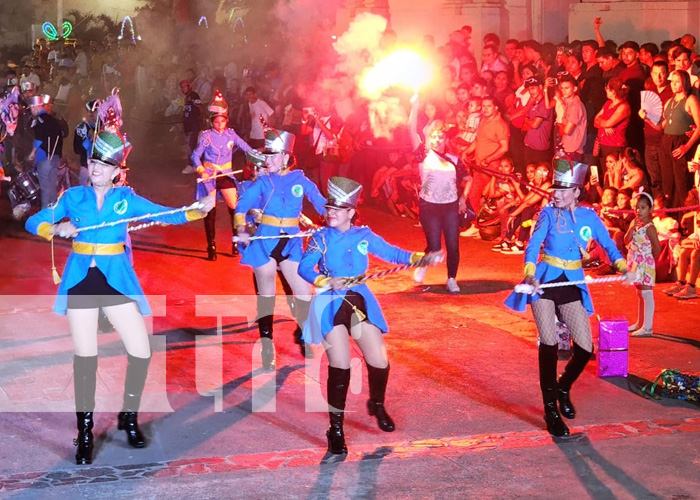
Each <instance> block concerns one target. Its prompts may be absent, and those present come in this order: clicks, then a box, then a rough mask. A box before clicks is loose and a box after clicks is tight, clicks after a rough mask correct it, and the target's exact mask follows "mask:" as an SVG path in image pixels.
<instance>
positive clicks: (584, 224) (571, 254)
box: [505, 205, 626, 315]
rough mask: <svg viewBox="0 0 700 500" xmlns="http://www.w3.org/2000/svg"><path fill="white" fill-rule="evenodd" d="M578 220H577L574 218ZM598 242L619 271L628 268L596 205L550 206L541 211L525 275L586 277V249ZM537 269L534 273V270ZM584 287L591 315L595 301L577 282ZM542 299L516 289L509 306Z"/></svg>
mask: <svg viewBox="0 0 700 500" xmlns="http://www.w3.org/2000/svg"><path fill="white" fill-rule="evenodd" d="M574 219H575V220H574ZM591 239H593V240H595V241H597V242H598V243H599V244H600V246H601V247H603V249H604V250H605V252H606V253H607V254H608V257H610V261H611V262H614V263H615V267H616V268H617V269H618V270H621V271H623V270H625V269H626V264H625V260H624V258H623V257H622V254H621V253H620V251H619V250H618V249H617V246H616V245H615V242H614V241H613V240H612V239H611V238H610V235H609V234H608V229H607V228H606V227H605V225H604V224H603V221H601V220H600V217H598V214H596V213H595V211H594V210H593V209H592V208H588V207H576V208H575V209H574V211H573V217H572V212H571V210H567V209H561V208H555V207H554V206H553V205H547V206H546V207H544V208H543V209H542V211H541V212H540V216H539V218H538V219H537V224H536V225H535V230H534V231H533V233H532V237H531V238H530V242H529V243H528V245H527V248H526V249H525V274H526V275H528V274H534V276H535V278H536V279H537V280H538V281H539V282H540V283H542V284H544V283H549V282H551V281H554V280H555V279H557V278H559V276H561V275H562V273H563V274H564V275H565V276H566V279H567V281H579V280H582V279H584V273H583V266H582V264H581V257H582V249H584V250H585V248H586V246H587V245H588V242H589V241H590V240H591ZM543 244H544V248H543V251H544V256H543V257H542V259H541V260H540V261H539V262H537V261H538V256H539V254H540V248H541V247H542V245H543ZM533 270H534V273H533V272H532V271H533ZM576 286H578V288H580V289H581V298H582V302H583V305H584V307H585V308H586V310H587V311H588V314H589V315H590V314H593V302H592V301H591V296H590V293H589V292H588V287H587V286H586V285H576ZM537 299H539V295H537V294H535V295H529V294H524V293H516V292H513V293H511V294H510V296H509V297H508V298H507V299H506V301H505V305H506V306H508V307H509V308H511V309H513V310H515V311H520V312H522V311H525V309H526V307H527V304H531V303H532V302H534V301H535V300H537Z"/></svg>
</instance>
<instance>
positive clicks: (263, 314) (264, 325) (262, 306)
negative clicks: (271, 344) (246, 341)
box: [258, 295, 275, 339]
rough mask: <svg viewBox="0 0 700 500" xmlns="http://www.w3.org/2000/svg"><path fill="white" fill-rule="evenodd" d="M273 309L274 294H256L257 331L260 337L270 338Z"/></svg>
mask: <svg viewBox="0 0 700 500" xmlns="http://www.w3.org/2000/svg"><path fill="white" fill-rule="evenodd" d="M274 310H275V296H274V295H273V296H271V297H268V296H265V295H258V332H260V338H261V339H264V338H268V339H272V323H273V321H274V316H273V312H274Z"/></svg>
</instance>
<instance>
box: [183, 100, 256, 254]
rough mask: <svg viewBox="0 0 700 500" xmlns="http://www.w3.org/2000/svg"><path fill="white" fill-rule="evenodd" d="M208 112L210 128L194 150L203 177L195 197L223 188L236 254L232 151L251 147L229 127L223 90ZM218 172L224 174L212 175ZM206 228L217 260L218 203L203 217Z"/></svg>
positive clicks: (209, 248)
mask: <svg viewBox="0 0 700 500" xmlns="http://www.w3.org/2000/svg"><path fill="white" fill-rule="evenodd" d="M209 113H210V114H211V115H210V120H211V128H210V129H209V130H204V131H202V132H201V133H200V134H199V138H198V140H197V147H196V148H195V149H194V151H193V152H192V164H193V165H194V166H195V167H196V168H197V173H198V174H199V176H200V178H201V179H202V182H199V183H197V191H196V193H195V198H196V199H198V200H199V199H201V198H202V197H204V196H208V195H209V194H211V193H212V192H214V191H217V190H218V191H220V192H221V195H222V196H223V197H224V200H225V201H226V205H227V207H228V212H229V215H230V216H231V231H232V232H233V238H232V244H231V254H232V255H233V256H234V257H235V256H237V255H238V238H237V236H238V234H237V229H236V224H235V223H234V215H233V214H234V211H235V209H236V198H237V196H236V192H237V190H238V188H239V185H238V181H237V180H236V178H235V177H234V176H233V153H234V152H235V151H236V149H241V150H242V151H244V152H245V153H247V152H248V151H250V150H252V148H251V147H250V146H249V145H248V144H247V143H246V142H245V141H244V140H243V139H241V138H240V137H239V136H238V134H236V132H235V131H234V130H233V129H232V128H228V104H226V101H225V100H224V97H223V96H222V95H221V92H218V91H217V93H216V95H215V96H214V100H213V101H212V103H211V104H210V105H209ZM215 175H220V176H221V177H216V178H214V179H211V178H210V177H212V176H215ZM204 232H205V234H206V236H207V260H216V207H214V209H213V210H212V211H211V212H209V213H208V214H207V216H206V217H205V218H204Z"/></svg>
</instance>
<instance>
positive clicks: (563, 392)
mask: <svg viewBox="0 0 700 500" xmlns="http://www.w3.org/2000/svg"><path fill="white" fill-rule="evenodd" d="M592 354H593V353H590V352H588V351H587V350H585V349H584V348H583V347H581V346H580V345H578V344H577V343H576V342H574V355H573V356H572V357H571V359H570V360H569V362H568V363H567V364H566V368H564V373H562V375H561V377H559V394H558V396H559V410H560V411H561V414H562V415H564V416H565V417H566V418H575V417H576V409H575V408H574V405H573V403H572V402H571V399H570V397H569V392H570V391H571V386H572V385H573V384H574V382H575V381H576V379H577V378H578V377H579V375H581V373H583V370H584V368H586V365H587V364H588V362H589V361H590V359H591V356H592Z"/></svg>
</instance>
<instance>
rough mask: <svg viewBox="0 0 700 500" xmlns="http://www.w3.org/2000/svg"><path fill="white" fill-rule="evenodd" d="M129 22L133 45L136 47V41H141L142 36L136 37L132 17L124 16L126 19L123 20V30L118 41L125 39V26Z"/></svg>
mask: <svg viewBox="0 0 700 500" xmlns="http://www.w3.org/2000/svg"><path fill="white" fill-rule="evenodd" d="M127 21H128V22H129V29H130V30H131V43H133V44H134V45H135V44H136V40H139V41H140V40H141V35H136V31H135V30H134V21H133V20H132V19H131V17H130V16H124V19H122V29H121V32H120V33H119V36H118V37H117V40H121V39H123V38H124V26H125V25H126V22H127Z"/></svg>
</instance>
